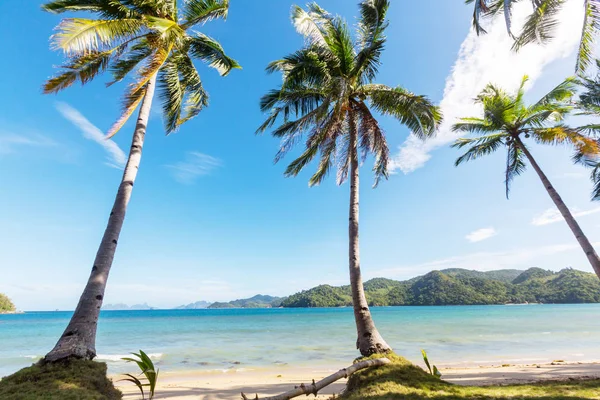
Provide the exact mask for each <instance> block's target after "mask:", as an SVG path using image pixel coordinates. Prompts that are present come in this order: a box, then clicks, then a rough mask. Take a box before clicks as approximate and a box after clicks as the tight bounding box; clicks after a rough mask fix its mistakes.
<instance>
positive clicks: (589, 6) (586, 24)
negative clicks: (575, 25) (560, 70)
mask: <svg viewBox="0 0 600 400" xmlns="http://www.w3.org/2000/svg"><path fill="white" fill-rule="evenodd" d="M598 30H600V10H599V9H598V2H597V0H585V17H584V20H583V28H582V30H581V40H580V42H579V50H578V51H577V61H576V63H575V72H576V73H578V74H583V73H584V72H585V71H586V70H587V68H588V67H589V66H590V64H591V61H592V54H593V52H594V49H593V47H594V44H595V41H596V40H595V39H596V36H597V35H598Z"/></svg>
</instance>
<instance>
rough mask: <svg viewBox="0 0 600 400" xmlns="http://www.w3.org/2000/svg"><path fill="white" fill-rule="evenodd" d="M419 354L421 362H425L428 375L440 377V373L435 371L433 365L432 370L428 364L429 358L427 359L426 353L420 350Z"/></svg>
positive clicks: (437, 370)
mask: <svg viewBox="0 0 600 400" xmlns="http://www.w3.org/2000/svg"><path fill="white" fill-rule="evenodd" d="M421 354H422V355H423V361H425V365H427V369H428V370H429V373H430V374H431V375H434V376H437V377H438V378H441V377H442V373H441V372H440V370H439V369H437V367H436V366H435V365H434V366H433V369H432V366H431V364H429V358H427V353H426V352H425V350H423V349H421Z"/></svg>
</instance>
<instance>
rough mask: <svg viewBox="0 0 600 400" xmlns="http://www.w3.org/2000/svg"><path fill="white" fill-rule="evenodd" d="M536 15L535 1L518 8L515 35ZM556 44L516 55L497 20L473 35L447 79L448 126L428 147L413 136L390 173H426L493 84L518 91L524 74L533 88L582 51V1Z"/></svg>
mask: <svg viewBox="0 0 600 400" xmlns="http://www.w3.org/2000/svg"><path fill="white" fill-rule="evenodd" d="M530 11H531V3H530V2H526V1H525V2H520V3H517V4H515V7H514V13H513V17H514V24H513V27H514V31H515V32H518V31H519V29H520V26H522V24H523V21H524V18H525V16H526V15H527V14H528V13H529V12H530ZM559 20H560V21H562V22H561V24H560V25H559V26H558V27H557V30H556V35H555V39H554V40H553V41H552V42H551V43H550V44H549V45H548V46H540V45H538V44H531V45H528V46H527V47H525V48H523V49H522V50H521V51H520V52H518V53H515V52H513V51H512V50H511V46H512V43H513V42H512V40H511V39H510V38H509V36H508V35H507V33H506V27H505V25H504V18H501V17H499V18H495V19H494V20H493V21H492V22H491V24H490V26H489V29H488V32H489V33H488V34H487V35H483V36H480V37H477V35H476V34H475V33H474V32H473V31H471V32H470V33H469V34H468V35H467V38H466V39H465V40H464V42H463V43H462V45H461V48H460V51H459V54H458V59H457V60H456V62H455V64H454V67H453V69H452V72H451V74H450V75H449V76H448V78H447V80H446V87H445V89H444V97H443V99H442V101H441V103H440V106H441V108H442V111H443V113H444V122H443V123H442V125H441V127H440V131H439V132H438V134H437V136H436V137H435V138H433V139H431V140H428V141H427V142H425V143H423V142H422V141H420V140H419V139H417V138H416V137H414V136H413V135H410V136H409V137H408V139H407V140H406V141H405V142H404V143H403V144H402V146H400V149H399V153H398V154H397V155H396V156H395V157H394V158H393V160H392V162H391V163H390V170H391V171H393V172H397V171H398V170H401V171H402V172H404V173H405V174H406V173H410V172H413V171H414V170H416V169H418V168H421V167H423V166H424V165H425V163H426V162H427V161H428V160H429V159H430V158H431V152H432V151H433V150H435V149H437V148H439V147H442V146H445V145H447V144H448V143H450V142H453V141H454V140H455V139H456V138H457V137H458V136H457V135H456V134H455V133H453V132H451V127H452V125H453V124H454V123H455V122H456V120H457V119H458V118H462V117H469V116H477V115H479V114H480V113H481V110H480V108H479V106H478V105H475V104H473V98H474V97H475V96H476V95H477V94H478V93H479V92H480V91H481V89H483V87H484V86H485V85H486V84H488V83H489V82H494V83H495V84H497V85H500V86H502V87H504V88H506V89H507V90H515V89H516V88H517V87H518V85H519V84H520V82H521V78H522V77H523V75H526V74H527V75H529V78H530V80H529V85H528V86H529V87H531V85H533V83H534V82H535V81H536V80H537V79H538V78H539V77H540V75H541V73H542V70H543V69H544V67H545V66H547V65H548V64H549V63H551V62H552V61H554V60H557V59H559V58H564V57H567V56H568V55H569V54H570V53H571V52H572V51H573V50H574V49H575V47H576V45H577V43H578V40H579V36H580V35H581V30H580V29H579V26H581V21H582V20H583V6H582V1H581V0H578V1H575V0H574V1H568V2H565V5H564V8H563V10H562V11H561V14H560V15H559Z"/></svg>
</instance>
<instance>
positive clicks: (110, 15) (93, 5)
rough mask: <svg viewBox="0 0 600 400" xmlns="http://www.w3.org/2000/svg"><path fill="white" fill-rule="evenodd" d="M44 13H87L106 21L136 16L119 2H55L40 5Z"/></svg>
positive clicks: (90, 0)
mask: <svg viewBox="0 0 600 400" xmlns="http://www.w3.org/2000/svg"><path fill="white" fill-rule="evenodd" d="M42 9H43V10H44V11H48V12H51V13H56V14H58V13H64V12H72V11H87V12H93V13H96V14H99V15H100V16H101V17H103V18H106V19H118V18H133V17H136V16H137V14H136V13H135V11H134V10H132V9H131V8H129V7H127V6H126V5H125V4H123V3H122V2H120V1H119V0H55V1H50V2H48V3H46V4H44V5H42Z"/></svg>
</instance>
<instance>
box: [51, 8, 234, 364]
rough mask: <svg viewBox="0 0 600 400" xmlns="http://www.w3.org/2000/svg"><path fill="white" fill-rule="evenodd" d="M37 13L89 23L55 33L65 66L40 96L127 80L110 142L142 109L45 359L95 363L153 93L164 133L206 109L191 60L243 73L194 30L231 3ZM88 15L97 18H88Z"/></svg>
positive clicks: (64, 24)
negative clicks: (89, 263)
mask: <svg viewBox="0 0 600 400" xmlns="http://www.w3.org/2000/svg"><path fill="white" fill-rule="evenodd" d="M42 8H43V9H44V10H45V11H48V12H51V13H72V12H84V13H86V14H85V17H86V18H71V17H70V16H69V18H65V19H63V20H62V21H61V23H60V24H59V25H58V26H57V28H56V33H55V34H54V35H53V36H52V45H53V48H54V49H56V50H62V51H63V52H64V54H65V57H66V61H65V63H64V65H63V66H62V67H61V70H60V71H59V72H58V74H57V75H56V76H54V77H52V78H50V79H49V80H48V81H47V82H46V83H45V84H44V86H43V92H44V93H46V94H49V93H57V92H59V91H61V90H63V89H66V88H68V87H70V86H72V85H73V84H74V83H76V82H80V83H81V84H84V85H85V84H87V83H89V82H91V81H92V80H94V79H95V78H97V77H98V76H100V75H101V74H102V73H104V72H107V71H110V72H111V74H112V81H111V82H110V83H109V85H112V84H115V83H118V82H121V81H123V80H124V79H126V78H128V77H130V78H131V80H132V83H131V84H130V85H129V86H128V88H127V89H126V90H125V94H124V96H123V107H122V113H121V116H120V117H119V118H118V119H117V120H116V122H115V123H114V124H113V126H112V127H111V128H110V129H109V131H108V133H107V135H106V137H107V138H110V137H112V136H113V135H115V134H116V133H117V132H118V131H119V130H120V129H121V128H122V127H123V126H124V125H125V123H126V122H127V121H128V120H129V119H130V117H131V116H132V115H133V113H134V112H135V110H136V109H137V108H138V107H139V115H138V119H137V122H136V125H135V129H134V133H133V139H132V143H131V148H130V152H129V156H128V159H127V162H126V164H125V170H124V173H123V177H122V179H121V182H120V184H119V189H118V191H117V195H116V198H115V202H114V204H113V208H112V211H111V213H110V217H109V219H108V224H107V226H106V229H105V232H104V236H103V238H102V241H101V243H100V247H99V249H98V252H97V253H96V258H95V260H94V263H93V267H92V270H91V274H90V276H89V279H88V282H87V284H86V286H85V289H84V291H83V294H82V295H81V297H80V299H79V303H78V304H77V307H76V309H75V313H74V314H73V316H72V318H71V320H70V322H69V325H68V326H67V328H66V329H65V331H64V333H63V334H62V335H61V337H60V338H59V340H58V342H57V343H56V345H55V347H54V349H52V351H50V353H48V354H47V355H46V360H47V361H57V360H60V359H65V358H69V357H76V358H84V359H93V358H94V357H95V356H96V348H95V341H96V327H97V325H98V316H99V314H100V309H101V306H102V301H103V299H104V292H105V289H106V283H107V281H108V275H109V272H110V269H111V266H112V262H113V259H114V255H115V252H116V249H117V243H118V240H119V235H120V233H121V229H122V227H123V222H124V220H125V213H126V211H127V205H128V203H129V200H130V198H131V193H132V190H133V185H134V182H135V179H136V177H137V172H138V169H139V166H140V161H141V157H142V147H143V145H144V139H145V135H146V127H147V125H148V119H149V117H150V110H151V107H152V101H153V98H154V93H155V89H156V87H157V86H158V89H159V98H160V100H161V101H162V119H163V121H164V123H165V127H164V129H165V132H166V133H167V134H169V133H172V132H175V131H176V130H177V129H178V128H179V127H180V126H181V125H182V124H183V123H185V122H187V121H189V120H190V119H192V118H194V117H196V116H197V115H198V114H199V113H200V112H201V111H202V110H203V109H204V108H206V107H207V106H208V94H207V92H206V91H205V89H204V87H203V86H202V80H201V79H200V74H199V72H198V70H197V69H196V66H195V65H194V60H200V61H203V62H205V63H207V64H208V65H209V66H211V67H213V68H215V69H216V70H217V71H218V72H219V74H221V75H223V76H224V75H227V74H228V73H229V72H230V71H231V70H232V69H236V68H240V66H239V64H238V63H237V62H236V61H235V60H233V59H232V58H230V57H228V56H227V55H226V54H225V51H224V50H223V47H222V46H221V44H220V43H219V42H218V41H216V40H215V39H213V38H211V37H209V36H207V35H205V34H203V33H200V32H197V31H195V30H193V29H195V28H197V27H199V26H201V25H203V24H204V23H206V22H209V21H211V20H214V19H225V18H226V17H227V13H228V10H229V0H190V1H185V2H179V1H177V0H145V1H127V2H125V1H123V2H121V1H89V0H54V1H50V2H48V3H46V4H44V5H43V6H42ZM90 14H91V15H92V16H93V17H94V18H88V17H89V16H90Z"/></svg>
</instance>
